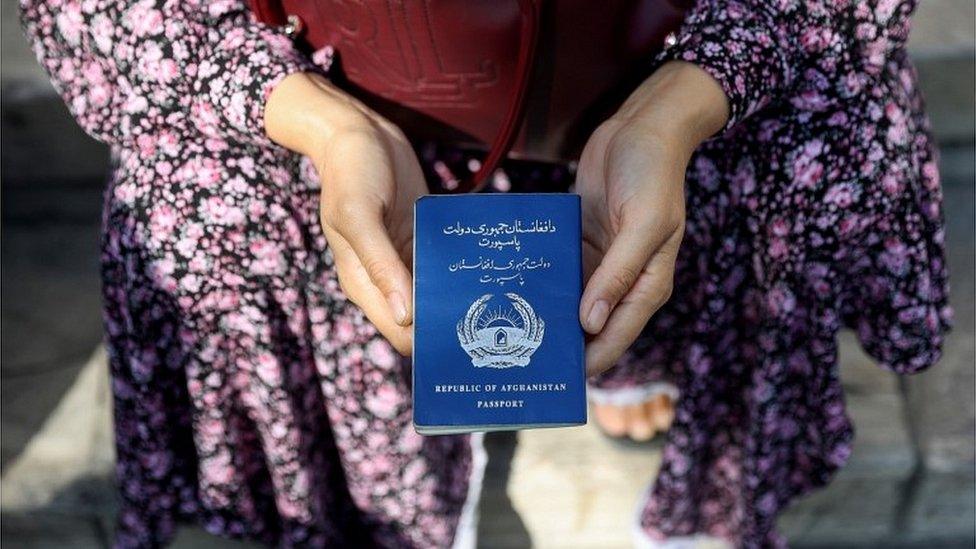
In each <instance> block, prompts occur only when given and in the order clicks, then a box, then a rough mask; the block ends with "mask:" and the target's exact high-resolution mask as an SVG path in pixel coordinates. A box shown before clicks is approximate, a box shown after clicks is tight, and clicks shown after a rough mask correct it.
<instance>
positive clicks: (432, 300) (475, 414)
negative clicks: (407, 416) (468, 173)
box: [413, 194, 586, 434]
mask: <svg viewBox="0 0 976 549" xmlns="http://www.w3.org/2000/svg"><path fill="white" fill-rule="evenodd" d="M581 248H582V237H581V233H580V201H579V196H578V195H574V194H470V195H441V196H425V197H423V198H420V199H419V200H417V203H416V205H415V217H414V328H413V329H414V339H413V341H414V350H413V405H414V406H413V408H414V426H415V428H416V429H417V431H418V432H419V433H421V434H447V433H466V432H475V431H498V430H514V429H528V428H537V427H565V426H570V425H582V424H584V423H586V388H585V372H584V363H583V329H582V327H581V326H580V322H579V303H580V294H581V292H582V260H581Z"/></svg>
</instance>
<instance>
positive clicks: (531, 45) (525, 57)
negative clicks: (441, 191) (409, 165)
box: [456, 0, 542, 193]
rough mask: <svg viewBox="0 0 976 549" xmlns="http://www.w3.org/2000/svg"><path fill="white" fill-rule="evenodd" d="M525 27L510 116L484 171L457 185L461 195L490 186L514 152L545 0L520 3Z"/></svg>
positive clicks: (480, 169) (520, 36) (509, 109)
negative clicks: (497, 171) (489, 179)
mask: <svg viewBox="0 0 976 549" xmlns="http://www.w3.org/2000/svg"><path fill="white" fill-rule="evenodd" d="M518 3H519V12H521V15H522V24H521V28H520V31H519V56H518V64H517V65H516V70H515V74H516V76H515V86H514V87H513V88H512V99H511V101H509V104H508V113H507V114H506V115H505V118H504V120H503V121H502V125H501V127H500V128H499V129H498V134H497V135H496V136H495V140H494V141H492V143H491V145H489V147H488V155H487V156H485V159H484V161H483V162H482V163H481V167H480V168H479V169H478V171H477V172H475V174H474V175H473V176H471V179H469V180H467V181H463V182H461V183H460V184H459V185H458V188H457V191H456V192H459V193H465V192H477V191H480V190H481V189H483V188H484V187H485V185H487V183H488V178H489V177H491V174H492V173H494V171H495V168H497V167H498V164H500V163H501V161H502V160H504V159H505V156H506V155H508V151H509V150H511V149H512V145H513V144H514V143H515V138H516V137H518V132H519V130H520V129H521V128H522V118H523V116H524V114H525V98H526V96H527V95H528V93H527V92H528V89H529V81H530V80H531V77H532V66H533V62H532V61H533V60H534V59H535V49H536V45H537V44H538V42H539V19H540V13H541V11H542V10H541V7H542V6H541V4H542V0H518Z"/></svg>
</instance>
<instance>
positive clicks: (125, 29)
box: [20, 0, 314, 145]
mask: <svg viewBox="0 0 976 549" xmlns="http://www.w3.org/2000/svg"><path fill="white" fill-rule="evenodd" d="M20 7H21V18H22V23H23V26H24V29H25V31H26V34H27V37H28V39H29V40H30V42H31V44H32V47H33V49H34V52H35V54H36V55H37V58H38V60H39V61H40V63H41V66H42V67H43V68H44V69H45V70H46V71H47V73H48V74H49V75H50V77H51V80H52V81H53V83H54V87H55V88H56V89H57V91H58V92H59V93H60V94H61V96H62V97H63V98H64V100H65V102H66V103H67V105H68V108H69V110H70V111H71V113H72V114H73V115H74V117H75V118H76V119H77V120H78V122H79V123H80V124H81V125H82V127H83V128H84V129H85V130H86V131H87V132H88V133H89V134H91V135H92V136H94V137H95V138H96V139H99V140H101V141H105V142H108V143H111V144H123V145H124V144H126V143H128V142H130V141H132V140H133V139H134V138H135V137H137V136H138V135H139V134H142V133H147V132H153V131H156V130H159V129H161V128H165V127H170V128H172V127H177V128H181V129H184V130H187V131H193V132H201V133H203V134H204V135H206V136H208V137H217V138H222V139H227V140H230V141H238V142H242V143H251V144H262V145H267V144H270V140H269V139H268V138H267V136H266V134H265V131H264V105H265V102H266V99H267V97H268V95H269V94H270V92H271V90H272V89H274V86H275V85H276V84H277V83H278V82H279V81H280V80H281V79H282V78H284V77H285V76H287V75H289V74H291V73H294V72H298V71H305V70H314V67H313V65H312V64H311V62H310V61H309V60H308V59H307V58H306V57H305V56H304V55H303V54H302V53H301V52H299V51H298V50H297V49H296V48H295V47H294V46H293V44H292V43H291V41H290V40H288V39H287V38H286V37H285V36H284V35H283V34H281V33H280V32H278V31H276V30H275V29H273V28H271V27H268V26H266V25H263V24H261V23H258V22H257V21H255V20H254V18H253V17H252V15H251V13H250V11H249V10H248V9H247V7H246V4H245V2H244V1H243V0H216V1H207V0H142V1H140V2H130V1H126V0H21V1H20Z"/></svg>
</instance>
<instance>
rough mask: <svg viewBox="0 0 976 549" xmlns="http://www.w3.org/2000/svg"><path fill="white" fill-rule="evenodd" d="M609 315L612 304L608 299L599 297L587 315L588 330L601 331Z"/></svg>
mask: <svg viewBox="0 0 976 549" xmlns="http://www.w3.org/2000/svg"><path fill="white" fill-rule="evenodd" d="M608 316H610V305H609V304H608V303H607V302H606V301H604V300H602V299H598V300H597V301H596V303H594V304H593V306H592V307H590V314H588V315H586V330H587V331H588V332H590V333H591V334H595V333H597V332H599V331H600V330H602V329H603V325H604V324H605V323H606V321H607V317H608Z"/></svg>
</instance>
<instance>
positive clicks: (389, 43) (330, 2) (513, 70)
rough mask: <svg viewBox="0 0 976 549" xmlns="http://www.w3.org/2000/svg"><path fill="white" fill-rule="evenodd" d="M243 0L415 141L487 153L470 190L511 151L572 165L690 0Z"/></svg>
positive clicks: (469, 184)
mask: <svg viewBox="0 0 976 549" xmlns="http://www.w3.org/2000/svg"><path fill="white" fill-rule="evenodd" d="M249 2H250V4H251V8H252V10H253V11H254V13H255V15H256V16H257V18H258V19H259V20H260V21H263V22H265V23H268V24H271V25H287V27H288V29H289V30H290V32H291V34H292V35H293V37H294V38H295V39H296V40H298V41H299V43H300V44H302V45H303V46H304V47H306V48H308V49H310V50H312V49H318V48H321V47H323V46H327V45H331V46H332V47H334V48H335V51H336V53H337V57H336V65H334V70H333V73H332V74H333V78H334V80H335V81H336V83H337V85H339V86H341V87H343V88H344V89H346V90H347V91H349V92H350V93H352V94H353V95H355V96H356V97H358V98H359V99H360V100H362V101H364V102H365V103H366V104H368V105H369V106H370V107H371V108H373V109H375V110H376V111H377V112H379V113H380V114H382V115H383V116H386V117H387V118H389V119H390V120H391V121H393V122H394V123H396V124H397V125H399V126H400V127H401V128H402V129H403V130H404V132H406V133H407V135H409V136H410V137H411V138H412V139H421V140H433V141H438V142H444V143H452V144H457V145H460V146H465V147H481V148H486V149H487V156H486V158H485V160H484V162H482V165H481V168H480V169H479V170H478V172H477V173H476V174H475V175H474V176H473V177H472V179H471V180H469V181H465V182H462V184H461V185H460V186H459V188H458V189H457V191H459V192H465V191H471V190H476V189H478V188H480V186H481V185H483V183H484V181H485V179H486V178H487V176H488V175H490V174H491V173H492V171H493V170H494V168H495V167H496V166H497V164H498V162H499V161H501V160H502V159H503V158H504V157H505V156H506V155H508V154H512V156H515V157H520V158H529V159H535V160H548V161H566V160H573V159H575V158H577V157H578V155H579V153H580V151H581V149H582V146H583V145H584V144H585V141H586V139H587V137H589V134H590V132H591V131H592V130H593V129H594V128H595V127H596V125H597V124H599V123H600V122H601V121H603V120H604V119H605V118H606V117H607V116H609V115H610V114H612V113H613V111H614V109H615V108H616V107H617V106H619V104H620V103H621V102H622V101H623V99H625V98H626V97H627V95H628V93H629V92H630V91H631V90H633V88H634V87H635V86H636V85H637V84H639V83H640V81H641V80H643V79H644V78H646V77H647V75H648V74H649V72H650V67H651V61H652V59H653V56H654V55H655V53H657V52H658V51H659V50H660V48H661V46H662V45H663V43H664V40H665V36H666V35H667V34H668V33H669V32H671V31H672V30H674V29H675V28H677V26H678V25H679V24H680V23H681V20H682V17H683V13H684V10H685V9H686V7H687V4H690V3H693V0H603V1H599V2H597V1H593V0H552V1H549V2H545V3H543V2H542V0H249Z"/></svg>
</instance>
